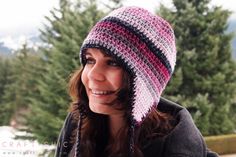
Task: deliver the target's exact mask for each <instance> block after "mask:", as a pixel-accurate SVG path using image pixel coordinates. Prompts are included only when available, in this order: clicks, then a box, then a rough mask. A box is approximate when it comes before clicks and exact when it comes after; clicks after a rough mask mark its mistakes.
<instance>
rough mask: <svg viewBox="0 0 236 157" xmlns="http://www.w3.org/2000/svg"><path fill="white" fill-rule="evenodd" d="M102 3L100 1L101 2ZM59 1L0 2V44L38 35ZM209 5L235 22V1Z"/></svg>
mask: <svg viewBox="0 0 236 157" xmlns="http://www.w3.org/2000/svg"><path fill="white" fill-rule="evenodd" d="M101 1H102V0H101ZM58 2H59V0H1V1H0V43H1V42H3V43H4V45H5V46H7V47H11V48H12V49H17V48H18V46H19V43H21V42H25V41H26V40H27V39H28V38H30V37H31V36H32V35H35V34H39V31H38V30H39V28H42V26H43V23H45V22H46V20H45V16H47V15H50V10H51V9H52V8H55V7H56V8H58ZM160 2H161V3H163V4H165V5H166V6H168V7H171V6H172V4H171V0H124V5H125V6H130V5H135V6H140V7H143V8H146V9H148V10H150V11H154V8H157V7H158V5H159V3H160ZM211 5H221V6H222V7H223V8H224V9H229V10H231V11H233V15H232V16H231V17H230V19H231V20H236V1H235V0H212V2H211Z"/></svg>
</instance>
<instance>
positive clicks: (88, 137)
mask: <svg viewBox="0 0 236 157" xmlns="http://www.w3.org/2000/svg"><path fill="white" fill-rule="evenodd" d="M82 72H83V68H82V69H80V70H77V71H75V73H74V74H73V75H72V76H71V79H70V82H69V94H70V96H71V97H72V100H73V102H72V103H71V106H70V111H71V112H72V115H73V122H74V123H77V122H78V120H79V116H81V115H80V114H81V113H80V112H79V110H80V107H81V106H83V110H85V112H86V116H85V118H84V119H83V125H82V127H81V141H82V142H81V149H80V150H81V152H80V153H81V155H82V156H85V157H95V156H109V157H118V156H122V157H125V156H128V154H129V151H130V150H129V141H128V139H129V127H130V119H129V117H130V115H129V114H130V109H131V106H129V105H126V106H124V105H123V106H124V108H122V109H124V111H127V112H126V114H125V118H126V120H127V121H126V125H125V127H124V128H122V129H120V131H119V134H118V137H119V138H117V139H118V140H115V141H113V143H112V144H110V143H109V142H108V141H109V139H108V138H109V136H108V135H109V126H108V124H109V123H108V116H106V115H102V114H97V113H93V112H92V111H91V110H90V109H89V106H88V97H87V95H86V91H85V87H84V85H83V83H82V81H81V75H82ZM131 79H132V77H131V76H130V75H129V74H128V73H125V76H124V82H125V83H124V87H123V88H122V89H121V90H124V91H126V93H125V94H122V95H121V97H122V100H121V101H123V102H125V103H123V104H131V103H130V102H129V101H130V94H132V91H130V90H131V87H130V86H131V83H130V80H131ZM127 91H128V92H127ZM121 93H122V92H121ZM171 120H172V117H171V116H170V115H169V114H166V113H162V112H160V111H158V110H157V109H156V108H154V107H153V108H152V109H151V110H150V113H149V114H148V116H147V117H146V118H145V120H144V121H143V122H142V125H141V126H140V127H138V128H137V129H135V133H134V140H135V142H134V156H135V157H142V156H143V153H142V151H141V148H142V145H143V144H145V142H147V141H148V139H150V138H153V137H162V136H165V135H166V134H168V133H169V132H170V131H171V129H172V125H171V123H170V121H171ZM76 130H77V129H75V130H74V131H73V132H72V135H71V142H72V143H75V141H76Z"/></svg>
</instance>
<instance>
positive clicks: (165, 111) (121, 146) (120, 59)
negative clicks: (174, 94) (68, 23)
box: [56, 7, 217, 157]
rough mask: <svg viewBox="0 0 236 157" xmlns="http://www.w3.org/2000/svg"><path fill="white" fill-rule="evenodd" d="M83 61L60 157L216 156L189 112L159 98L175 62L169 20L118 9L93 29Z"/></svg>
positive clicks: (74, 81)
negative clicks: (209, 148)
mask: <svg viewBox="0 0 236 157" xmlns="http://www.w3.org/2000/svg"><path fill="white" fill-rule="evenodd" d="M80 59H81V63H82V65H83V67H82V69H81V70H78V71H77V72H75V74H74V75H73V76H72V78H71V80H70V95H71V97H72V99H73V103H72V105H71V112H70V113H69V114H68V116H67V118H66V120H65V124H64V126H63V128H62V131H61V134H60V137H59V141H58V146H57V150H56V157H67V156H71V157H79V156H80V157H206V156H217V154H215V153H212V152H210V151H208V150H207V148H206V145H205V143H204V140H203V138H202V135H201V133H200V132H199V131H198V129H197V128H196V126H195V125H194V123H193V121H192V118H191V116H190V114H189V113H188V111H187V110H186V109H185V108H182V107H180V106H179V105H177V104H175V103H173V102H170V101H168V100H165V99H163V98H161V93H162V91H163V90H164V89H165V86H166V84H167V83H168V81H169V80H170V78H171V75H172V73H173V70H174V67H175V62H176V48H175V36H174V32H173V30H172V28H171V26H170V25H169V24H168V22H166V21H165V20H164V19H162V18H161V17H158V16H156V15H153V14H151V13H150V12H148V11H147V10H144V9H142V8H137V7H122V8H119V9H117V10H114V11H113V12H111V13H110V14H109V15H108V16H106V17H104V18H103V19H102V20H100V21H99V22H98V23H97V24H96V25H95V26H94V27H93V28H92V30H91V31H90V32H89V34H88V36H87V38H86V39H85V40H84V43H83V45H82V47H81V52H80Z"/></svg>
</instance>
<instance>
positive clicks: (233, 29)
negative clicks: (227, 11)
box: [227, 20, 236, 59]
mask: <svg viewBox="0 0 236 157" xmlns="http://www.w3.org/2000/svg"><path fill="white" fill-rule="evenodd" d="M227 33H234V34H235V36H234V38H233V40H232V48H233V54H232V56H233V58H234V59H236V20H231V21H229V27H228V30H227Z"/></svg>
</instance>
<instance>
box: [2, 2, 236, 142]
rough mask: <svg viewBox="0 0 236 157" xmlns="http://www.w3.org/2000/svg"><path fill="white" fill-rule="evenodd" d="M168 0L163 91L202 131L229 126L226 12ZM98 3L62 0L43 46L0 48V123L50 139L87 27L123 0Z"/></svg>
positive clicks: (235, 91) (231, 65)
mask: <svg viewBox="0 0 236 157" xmlns="http://www.w3.org/2000/svg"><path fill="white" fill-rule="evenodd" d="M173 3H174V7H175V8H172V9H170V8H166V7H165V6H163V5H161V6H160V8H157V11H156V14H158V15H161V16H162V17H164V18H165V19H167V21H169V22H170V23H171V25H172V26H173V28H174V30H175V34H176V44H177V51H178V58H177V65H176V69H175V73H174V74H173V78H172V80H171V81H170V83H169V85H168V87H167V89H166V91H165V93H164V94H163V96H164V97H166V98H169V99H170V100H172V101H176V102H177V103H179V104H181V105H183V106H185V107H186V108H187V109H188V110H189V111H190V113H191V114H192V116H193V119H194V121H195V123H196V125H197V127H198V128H199V129H200V130H201V132H202V133H203V135H219V134H229V133H233V132H235V130H236V81H235V80H236V63H235V60H233V58H232V48H231V43H230V42H231V40H232V38H233V34H229V33H227V32H226V30H227V28H228V24H227V19H228V18H229V15H230V12H229V11H228V10H224V9H222V8H221V7H214V6H212V7H209V5H208V4H209V0H182V1H179V0H173ZM100 5H101V4H100ZM98 6H99V5H98V2H97V1H95V0H75V1H69V0H60V8H59V9H53V10H52V11H51V15H52V16H50V17H46V18H47V20H48V22H49V23H48V24H45V26H44V29H42V30H41V40H42V41H43V43H44V46H41V47H40V48H39V49H38V50H37V51H35V50H34V49H30V48H28V47H27V43H25V44H24V45H22V48H21V49H19V50H17V51H16V52H15V53H14V55H13V56H12V57H10V58H6V57H3V56H0V125H12V126H14V127H16V128H18V129H21V130H26V131H28V132H30V133H32V134H33V136H32V137H31V138H34V139H37V140H38V141H39V142H42V143H43V142H45V141H47V142H52V143H55V142H56V140H57V137H58V134H59V131H60V129H61V127H62V125H63V122H64V118H65V116H66V115H67V113H68V108H69V105H70V102H71V99H70V97H69V95H68V92H67V84H68V80H69V76H70V74H71V73H73V72H74V71H75V70H76V69H79V68H80V63H79V58H78V55H79V51H80V45H81V44H82V42H83V39H84V38H85V36H86V35H87V33H88V32H89V30H90V29H91V27H92V26H93V25H94V24H95V23H96V22H97V21H98V20H99V19H100V18H101V17H103V16H104V15H106V14H107V13H108V12H109V11H111V10H113V9H114V8H117V7H120V6H122V1H117V0H110V1H109V3H107V4H105V5H103V9H101V8H99V7H98ZM104 8H105V9H104Z"/></svg>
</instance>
